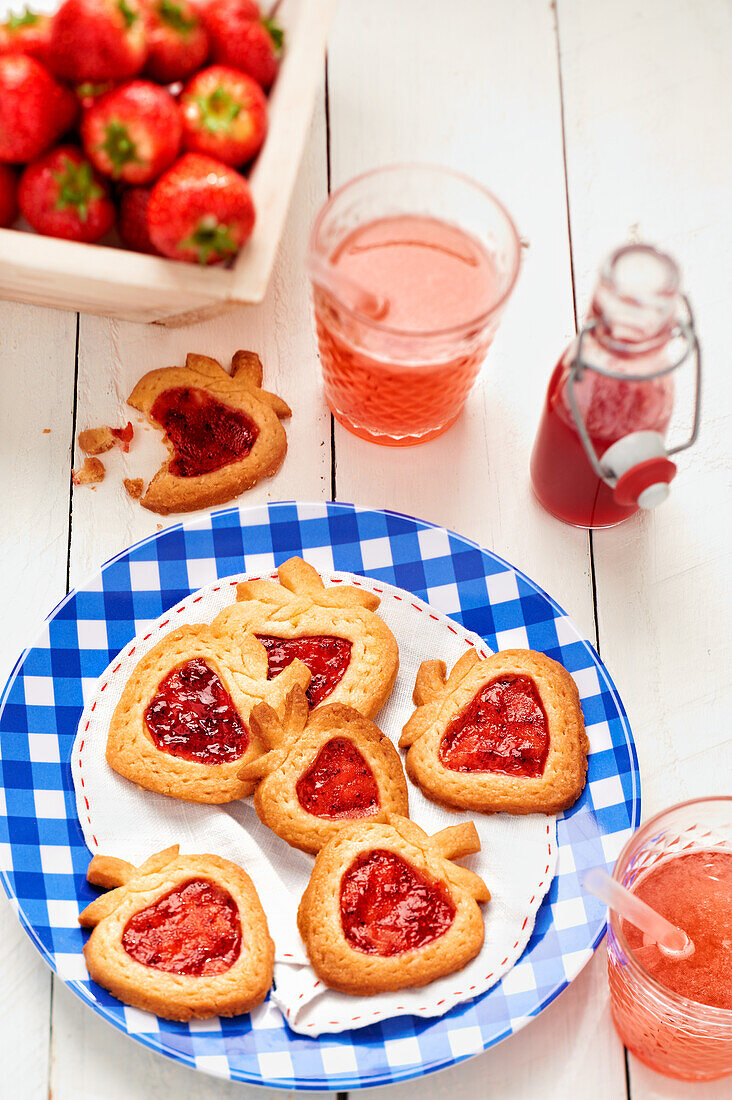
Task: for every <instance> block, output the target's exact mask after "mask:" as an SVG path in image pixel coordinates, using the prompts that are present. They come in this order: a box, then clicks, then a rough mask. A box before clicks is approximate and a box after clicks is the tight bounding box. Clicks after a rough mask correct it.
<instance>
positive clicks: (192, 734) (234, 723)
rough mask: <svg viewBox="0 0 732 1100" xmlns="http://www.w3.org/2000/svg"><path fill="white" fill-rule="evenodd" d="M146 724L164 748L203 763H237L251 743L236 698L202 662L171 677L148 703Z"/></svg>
mask: <svg viewBox="0 0 732 1100" xmlns="http://www.w3.org/2000/svg"><path fill="white" fill-rule="evenodd" d="M145 721H146V722H147V728H148V730H149V731H150V736H151V737H152V739H153V741H154V742H155V744H156V745H157V747H158V748H159V749H161V750H162V751H163V752H169V753H170V754H171V756H181V757H183V759H184V760H197V761H198V762H199V763H200V764H226V763H228V762H229V761H230V760H237V759H238V758H239V757H240V756H241V755H242V753H243V752H244V750H245V749H246V747H247V745H248V744H249V732H248V730H247V728H246V726H245V725H244V723H243V722H242V720H241V718H240V717H239V715H238V713H237V711H236V709H235V707H234V704H233V702H232V699H231V696H230V695H229V693H228V691H227V690H226V688H225V687H224V685H223V684H222V683H221V680H220V679H219V678H218V676H217V675H216V673H215V672H214V670H213V669H212V668H210V667H209V666H208V665H207V664H206V662H205V661H204V660H203V658H202V657H195V658H194V659H193V660H192V661H186V663H185V664H184V665H179V666H178V668H174V669H173V671H172V672H169V673H168V675H167V676H166V677H165V679H164V680H163V681H162V682H161V683H160V684H159V685H158V690H157V694H156V695H154V696H153V698H152V699H151V700H150V703H149V704H148V708H147V710H146V711H145Z"/></svg>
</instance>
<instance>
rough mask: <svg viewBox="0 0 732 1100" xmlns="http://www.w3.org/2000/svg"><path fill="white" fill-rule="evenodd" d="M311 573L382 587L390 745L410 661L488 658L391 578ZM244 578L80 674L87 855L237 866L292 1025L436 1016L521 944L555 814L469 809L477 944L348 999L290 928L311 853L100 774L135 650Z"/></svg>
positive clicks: (440, 822) (383, 721)
mask: <svg viewBox="0 0 732 1100" xmlns="http://www.w3.org/2000/svg"><path fill="white" fill-rule="evenodd" d="M322 575H323V579H324V581H325V583H326V584H328V583H332V582H333V581H334V580H335V579H337V578H341V579H342V580H343V581H344V582H347V583H351V584H354V583H355V584H361V585H363V586H364V587H366V588H369V589H371V590H372V591H375V592H377V593H378V594H379V595H380V597H381V601H382V602H381V606H380V608H379V614H380V615H381V617H382V618H383V619H384V621H385V622H386V623H387V624H388V625H389V627H390V628H391V630H392V631H393V633H394V635H395V637H396V640H397V642H398V644H399V661H400V667H399V676H398V678H397V682H396V686H395V688H394V691H393V693H392V695H391V698H390V699H389V701H388V702H387V704H386V706H385V707H384V708H383V709H382V711H381V713H380V714H379V715H378V716H377V724H378V725H379V727H380V728H381V729H382V730H383V731H384V732H385V733H387V734H388V735H389V737H390V738H391V739H392V740H393V741H394V742H395V743H396V742H397V741H398V739H399V735H400V733H401V729H402V726H403V725H404V723H405V722H406V720H407V718H408V717H409V716H410V715H411V713H412V711H413V709H414V708H413V704H412V698H411V697H412V689H413V687H414V681H415V677H416V675H417V669H418V667H419V664H420V662H421V661H422V660H424V659H425V658H441V659H442V660H444V661H445V662H446V664H447V667H448V669H450V668H451V667H452V666H453V664H454V663H455V661H456V660H457V659H458V657H460V656H461V654H463V653H464V652H465V649H466V646H467V645H475V646H476V648H477V650H478V652H479V653H480V654H482V655H487V653H488V650H487V649H486V646H485V643H484V642H483V640H482V639H481V638H480V637H478V635H476V634H471V633H469V632H467V631H466V630H464V629H463V628H462V627H461V626H459V624H457V623H455V622H454V621H453V620H451V619H448V618H447V617H446V616H445V615H444V614H442V613H441V612H440V611H439V610H438V609H436V608H435V607H432V606H428V605H427V604H425V603H423V602H422V601H421V600H418V599H417V598H416V597H414V596H413V595H412V594H411V593H408V592H405V591H403V590H402V589H398V588H393V587H391V586H390V585H385V584H381V583H380V582H377V581H374V580H372V579H370V578H355V577H353V576H352V575H351V574H347V573H325V572H323V573H322ZM243 576H244V575H243V574H242V575H241V576H237V577H234V578H226V579H225V580H221V581H217V582H216V583H215V584H211V585H208V586H207V587H206V588H202V589H201V590H200V591H199V592H197V593H193V594H192V595H191V596H189V597H188V598H187V599H185V600H184V601H183V602H182V603H180V604H178V605H176V607H175V608H172V609H171V610H170V611H167V612H166V613H165V614H164V615H162V616H161V617H160V619H158V620H157V621H156V622H154V623H149V624H146V625H145V627H144V628H143V629H141V630H140V633H139V634H138V636H137V637H136V638H135V640H134V642H133V643H130V644H129V645H128V646H126V647H125V649H124V651H123V652H122V653H121V654H120V655H118V657H116V658H115V660H114V661H113V662H112V664H111V665H110V666H109V668H108V669H107V670H106V672H105V673H104V674H103V675H102V676H101V677H100V678H99V681H98V682H97V683H95V684H92V686H91V694H90V695H89V697H88V698H86V699H85V704H86V705H85V708H84V713H83V714H82V717H81V721H80V723H79V731H78V734H77V737H76V740H75V742H74V748H73V753H72V769H73V776H74V784H75V788H76V801H77V808H78V812H79V820H80V822H81V827H82V830H83V832H84V839H85V840H86V843H87V845H88V847H89V848H90V849H91V851H92V852H101V853H103V854H104V855H110V856H118V857H120V858H122V859H127V860H129V861H130V862H132V863H136V864H139V863H141V862H142V861H143V860H144V859H146V858H147V857H148V856H149V855H151V854H152V853H153V852H157V851H159V850H161V849H163V848H166V847H168V846H169V845H171V844H180V848H181V851H182V852H187V853H196V852H210V853H213V854H215V855H219V856H223V857H224V858H226V859H230V860H232V862H234V863H238V864H239V865H240V866H242V867H243V868H244V869H245V870H246V871H247V873H248V874H249V875H251V877H252V879H253V881H254V884H255V886H256V888H257V891H258V893H259V896H260V898H261V901H262V905H263V906H264V910H265V912H266V914H267V920H268V922H269V928H270V933H271V935H272V938H273V939H274V941H275V988H274V990H273V992H272V998H273V1000H274V1001H275V1003H276V1004H277V1005H278V1006H279V1008H280V1009H281V1010H282V1012H283V1014H284V1015H285V1017H286V1018H287V1022H288V1024H289V1025H290V1027H291V1028H293V1030H294V1031H297V1032H301V1033H302V1034H305V1035H313V1036H314V1035H320V1034H322V1033H324V1032H339V1031H348V1030H352V1029H355V1028H358V1027H365V1026H366V1025H368V1024H371V1023H374V1022H375V1021H377V1020H380V1019H386V1018H389V1017H392V1016H403V1015H413V1016H441V1015H442V1014H443V1013H445V1012H447V1011H448V1010H449V1009H450V1008H452V1006H453V1005H455V1004H458V1003H460V1002H461V1001H467V1000H470V999H471V998H472V997H476V996H478V995H479V994H480V993H482V992H484V991H485V990H486V989H489V988H490V987H491V986H492V985H494V984H495V983H496V982H497V981H498V980H499V979H500V978H501V977H502V976H503V975H504V974H505V973H506V972H507V971H508V970H510V969H511V967H512V966H513V964H514V963H515V962H516V960H517V959H518V958H519V957H520V955H521V953H522V952H523V950H524V947H525V946H526V943H527V942H528V940H529V937H530V935H531V931H532V929H533V927H534V920H535V917H536V911H537V909H538V908H539V905H540V904H541V901H542V898H543V897H544V895H545V893H546V892H547V890H548V889H549V886H550V884H551V881H552V878H553V877H554V872H555V867H556V858H557V845H556V820H555V818H553V817H546V816H544V815H531V816H521V817H510V816H509V815H507V814H495V815H491V816H487V815H480V814H476V815H473V817H474V820H475V824H476V826H477V829H478V833H479V835H480V840H481V845H482V849H481V851H480V853H478V855H475V856H471V857H470V858H469V859H467V860H465V861H464V862H465V865H466V866H469V867H470V868H471V869H472V870H474V871H476V872H477V873H478V874H479V875H480V876H481V877H482V878H483V879H484V880H485V882H486V883H487V885H488V888H489V889H490V891H491V895H492V897H491V901H490V902H489V903H488V904H487V905H486V906H484V916H485V932H486V934H485V943H484V945H483V948H482V950H481V952H480V954H479V955H478V957H477V958H476V959H474V960H473V962H472V963H469V964H468V966H466V967H465V968H464V969H463V970H460V971H458V972H457V973H456V974H451V975H449V976H448V977H446V978H441V979H439V980H438V981H435V982H432V983H431V984H430V985H429V986H426V987H424V988H422V989H417V990H409V989H407V990H402V991H401V992H398V993H385V994H382V995H380V996H375V997H349V996H346V995H345V994H341V993H334V992H333V991H332V990H329V989H327V988H326V987H325V986H324V985H323V984H322V983H321V982H319V981H318V978H317V975H316V974H315V972H314V971H313V969H312V968H311V967H310V965H309V964H308V961H307V956H306V954H305V950H304V946H303V943H302V941H301V939H300V936H299V934H298V931H297V925H296V914H297V906H298V903H299V900H300V897H301V895H302V892H303V890H304V889H305V886H306V885H307V882H308V879H309V877H310V872H311V869H312V865H313V857H312V856H309V855H306V854H305V853H303V852H299V851H296V850H295V849H293V848H290V847H289V846H288V845H287V844H286V843H285V842H284V841H283V840H280V838H279V837H278V836H276V835H275V834H274V833H273V832H271V831H270V830H269V829H267V828H266V827H265V826H264V825H262V824H261V823H260V821H259V819H258V818H257V815H256V814H255V812H254V808H253V806H252V804H251V801H250V800H244V801H241V802H230V803H227V804H225V805H223V806H203V805H195V804H193V803H188V802H179V801H177V800H176V799H173V798H167V797H166V796H165V795H159V794H152V793H150V792H149V791H144V790H142V789H141V788H140V787H137V786H136V785H135V784H134V783H131V782H129V781H128V780H126V779H123V778H122V777H121V776H119V775H117V773H116V772H114V771H112V769H111V768H110V767H109V766H108V764H107V762H106V760H105V756H104V753H105V746H106V739H107V729H108V726H109V721H110V718H111V715H112V712H113V710H114V708H115V706H116V705H117V702H118V701H119V698H120V695H121V694H122V690H123V688H124V685H125V683H126V681H127V679H128V677H129V675H130V673H131V672H132V669H133V668H134V666H135V664H136V663H137V661H139V660H140V658H141V657H142V656H143V654H144V653H146V652H147V651H148V650H149V649H151V648H152V646H153V645H155V644H156V643H157V642H158V641H160V638H161V637H162V636H163V634H164V633H166V632H167V631H168V630H172V629H175V628H176V627H179V626H182V625H184V624H185V623H200V622H211V621H212V620H213V619H214V618H215V616H216V615H217V614H218V612H219V611H220V610H221V609H222V608H224V607H226V606H228V605H229V604H230V603H231V602H232V601H233V600H234V598H235V586H236V584H237V582H238V581H240V580H242V579H243ZM201 597H202V598H201ZM194 599H195V600H196V602H195V603H194V602H193V601H194ZM133 647H134V651H135V652H134V655H133V656H131V657H130V656H129V651H130V650H131V649H132V648H133ZM409 805H410V817H411V818H412V819H413V820H414V821H416V823H417V824H418V825H420V826H421V827H422V828H423V829H424V830H425V831H426V832H428V833H430V834H432V833H435V832H437V831H438V830H439V829H443V828H445V827H446V826H447V825H451V824H455V823H456V822H457V821H460V820H463V819H464V818H465V817H467V816H470V815H467V814H463V813H461V812H457V811H456V812H451V811H450V810H446V809H443V808H442V807H439V806H437V805H435V804H434V803H432V802H429V801H428V800H427V799H425V798H424V797H423V796H422V794H421V792H420V791H419V790H418V788H417V787H415V786H413V785H412V784H411V783H410V784H409Z"/></svg>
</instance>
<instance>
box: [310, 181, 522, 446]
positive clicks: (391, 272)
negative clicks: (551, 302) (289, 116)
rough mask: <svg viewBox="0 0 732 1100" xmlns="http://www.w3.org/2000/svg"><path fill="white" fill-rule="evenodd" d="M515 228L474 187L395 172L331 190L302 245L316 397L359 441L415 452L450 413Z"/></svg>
mask: <svg viewBox="0 0 732 1100" xmlns="http://www.w3.org/2000/svg"><path fill="white" fill-rule="evenodd" d="M519 259H520V244H519V239H518V235H517V233H516V228H515V226H514V224H513V222H512V220H511V218H510V216H509V215H508V213H507V212H506V210H505V209H504V208H503V206H502V205H501V204H500V202H499V201H498V200H497V199H496V198H495V197H494V196H493V195H491V194H490V192H489V191H486V190H485V188H483V187H481V186H480V185H479V184H477V183H475V182H473V181H472V180H470V179H468V178H467V177H465V176H462V175H459V174H458V173H456V172H452V171H450V170H449V169H446V168H438V167H430V166H427V165H397V166H394V167H389V168H382V169H377V170H376V171H373V172H369V173H367V174H366V175H364V176H359V177H358V178H357V179H355V180H352V181H351V182H350V183H347V184H346V185H345V186H343V187H341V188H340V189H339V190H338V191H335V192H334V193H333V195H331V197H330V198H329V199H328V201H327V203H326V204H325V206H324V207H323V209H322V210H321V211H320V214H319V215H318V217H317V219H316V222H315V225H314V227H313V231H312V235H311V239H310V252H309V270H310V274H311V278H312V284H313V308H314V312H315V325H316V330H317V336H318V346H319V350H320V361H321V366H322V371H323V382H324V386H325V397H326V400H327V402H328V405H329V406H330V408H331V411H332V412H333V415H334V416H335V417H336V419H337V420H338V421H339V422H340V423H341V424H343V425H344V426H345V427H346V428H348V429H349V431H351V432H354V433H355V434H356V435H358V436H361V437H362V438H364V439H370V440H373V441H375V442H377V443H385V444H388V445H390V446H404V445H408V444H412V443H422V442H425V441H426V440H428V439H433V438H434V437H435V436H437V435H440V433H441V432H444V431H445V430H446V429H447V428H449V427H450V425H451V424H453V423H454V421H455V420H456V419H457V417H458V416H459V415H460V412H461V410H462V407H463V405H464V403H465V399H466V397H467V395H468V393H469V391H470V388H471V386H472V385H473V382H474V381H475V379H476V377H477V375H478V371H479V370H480V366H481V363H482V361H483V359H484V358H485V354H486V351H487V350H488V346H489V345H490V342H491V340H492V339H493V336H494V334H495V332H496V329H497V327H498V323H499V321H500V318H501V316H502V313H503V309H504V307H505V305H506V302H507V300H508V297H509V295H510V293H511V291H512V289H513V287H514V284H515V282H516V278H517V276H518V270H519Z"/></svg>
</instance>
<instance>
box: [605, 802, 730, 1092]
mask: <svg viewBox="0 0 732 1100" xmlns="http://www.w3.org/2000/svg"><path fill="white" fill-rule="evenodd" d="M695 852H698V853H708V852H714V853H725V854H727V855H731V854H732V798H709V799H700V800H699V801H694V802H684V803H682V804H681V805H679V806H673V807H672V808H671V809H669V810H665V811H664V812H663V813H660V814H658V815H657V816H656V817H654V818H651V820H650V821H648V822H647V823H646V824H645V825H644V826H643V827H642V828H641V829H639V830H638V832H636V833H634V834H633V836H632V837H631V838H630V840H629V841H628V843H627V844H626V846H625V848H624V849H623V851H622V852H621V853H620V856H619V857H618V861H617V863H616V865H615V869H614V871H613V877H614V878H616V879H617V880H618V882H620V883H621V884H622V885H623V886H626V887H628V888H631V887H632V886H633V884H634V883H635V882H637V880H638V879H639V878H641V876H644V875H646V874H647V873H648V872H649V871H650V870H651V869H652V868H654V867H658V866H659V865H661V864H665V863H666V862H667V861H669V860H670V859H674V858H678V857H682V858H683V857H684V856H686V855H689V854H690V853H695ZM730 903H731V904H732V898H731V899H730ZM721 934H722V933H721V930H720V935H721ZM607 954H608V978H609V982H610V1000H611V1005H612V1013H613V1019H614V1021H615V1026H616V1028H617V1029H618V1032H619V1034H620V1037H621V1039H622V1040H623V1042H624V1044H625V1045H626V1047H627V1048H628V1050H630V1051H631V1052H632V1053H633V1054H635V1056H636V1057H637V1058H639V1059H640V1060H641V1061H642V1062H645V1064H646V1065H648V1066H650V1067H651V1068H652V1069H655V1070H657V1071H658V1072H659V1073H663V1074H665V1075H666V1076H668V1077H677V1078H681V1079H682V1080H687V1081H709V1080H713V1079H715V1078H718V1077H725V1076H727V1075H728V1074H732V1009H725V1008H714V1007H712V1006H710V1005H706V1004H701V1003H700V1002H699V1001H692V1000H689V999H688V998H687V997H684V996H682V995H681V994H679V993H677V992H675V991H673V990H671V989H669V988H668V987H666V986H665V985H661V984H660V983H659V982H658V981H657V980H656V979H655V978H654V977H653V976H652V975H651V974H650V973H649V972H648V970H647V969H646V968H645V967H644V966H643V964H642V962H640V961H639V959H638V956H637V954H636V953H635V952H634V951H633V949H632V948H631V947H630V945H629V943H628V940H627V938H626V935H625V931H624V928H623V922H622V920H621V919H620V918H619V917H618V916H617V914H616V913H613V912H612V911H611V912H610V920H609V923H608V934H607ZM727 980H728V981H730V982H732V973H729V974H728V976H727Z"/></svg>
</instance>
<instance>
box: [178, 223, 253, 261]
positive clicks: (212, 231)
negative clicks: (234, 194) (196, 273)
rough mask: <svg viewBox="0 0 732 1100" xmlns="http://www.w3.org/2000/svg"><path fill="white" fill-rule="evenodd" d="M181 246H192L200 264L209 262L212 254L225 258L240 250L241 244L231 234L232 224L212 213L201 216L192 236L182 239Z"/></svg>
mask: <svg viewBox="0 0 732 1100" xmlns="http://www.w3.org/2000/svg"><path fill="white" fill-rule="evenodd" d="M180 247H181V248H192V249H193V250H194V251H195V252H196V254H197V256H198V262H199V263H200V264H207V263H208V261H209V259H210V258H211V256H218V257H219V258H220V259H225V258H226V257H227V256H234V255H235V254H236V253H237V252H238V251H239V246H238V244H237V243H236V241H235V240H234V238H233V236H232V235H231V226H228V225H225V224H222V223H221V222H219V221H218V220H217V219H216V218H215V217H214V216H213V215H211V214H209V215H207V216H206V217H205V218H201V220H200V221H199V223H198V225H197V226H196V228H195V229H194V230H193V232H192V233H191V235H190V237H186V239H185V240H184V241H181V243H180Z"/></svg>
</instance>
